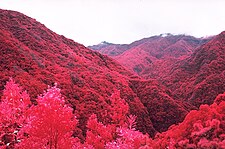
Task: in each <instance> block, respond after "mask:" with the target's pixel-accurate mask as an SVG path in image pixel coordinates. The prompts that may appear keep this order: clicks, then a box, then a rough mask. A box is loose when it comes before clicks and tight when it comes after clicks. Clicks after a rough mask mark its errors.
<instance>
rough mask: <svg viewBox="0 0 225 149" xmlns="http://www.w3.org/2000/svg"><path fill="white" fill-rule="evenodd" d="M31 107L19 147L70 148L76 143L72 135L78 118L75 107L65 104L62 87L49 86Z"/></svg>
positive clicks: (40, 148)
mask: <svg viewBox="0 0 225 149" xmlns="http://www.w3.org/2000/svg"><path fill="white" fill-rule="evenodd" d="M37 102H38V105H37V106H34V105H33V106H32V107H31V108H30V109H29V117H28V123H27V125H26V126H25V127H24V128H23V129H22V130H23V131H22V135H24V136H23V137H22V139H21V143H20V144H19V146H18V148H24V149H26V148H27V149H28V148H29V149H30V148H39V149H42V148H43V149H44V148H45V149H46V148H49V149H69V148H73V146H74V145H75V144H76V143H75V141H76V140H75V139H74V138H73V137H72V131H73V130H74V129H75V127H76V124H77V120H76V117H75V116H74V115H73V113H72V112H73V109H72V108H70V107H68V106H67V105H65V101H64V99H63V98H62V97H61V94H60V89H58V88H57V87H56V86H54V87H52V88H49V89H48V90H47V92H45V93H44V94H43V95H42V96H39V97H38V99H37Z"/></svg>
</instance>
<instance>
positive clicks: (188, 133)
mask: <svg viewBox="0 0 225 149" xmlns="http://www.w3.org/2000/svg"><path fill="white" fill-rule="evenodd" d="M224 110H225V101H222V102H221V103H219V104H216V103H214V104H212V105H210V106H208V105H202V106H200V109H199V111H191V112H190V113H189V114H188V115H187V116H186V118H185V120H184V121H183V122H182V123H180V124H179V125H177V126H171V128H169V130H168V131H166V132H164V133H162V134H158V135H157V136H156V139H155V140H154V141H155V144H154V148H166V147H169V146H171V147H172V148H202V149H203V148H204V149H210V148H224V147H225V141H224V139H225V138H224V136H225V127H224V126H225V119H224V117H225V113H224Z"/></svg>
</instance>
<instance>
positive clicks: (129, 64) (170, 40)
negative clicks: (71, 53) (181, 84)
mask: <svg viewBox="0 0 225 149" xmlns="http://www.w3.org/2000/svg"><path fill="white" fill-rule="evenodd" d="M209 39H211V38H195V37H193V36H187V35H172V34H161V35H159V36H152V37H149V38H144V39H141V40H139V41H135V42H133V43H131V44H123V45H118V44H104V46H102V44H99V45H95V46H89V48H91V49H93V50H95V51H98V52H100V53H102V54H106V55H108V56H110V57H112V58H114V59H115V60H117V61H118V62H119V63H120V64H122V65H123V66H124V67H125V68H127V69H128V70H130V71H131V72H134V73H136V74H138V75H140V76H142V77H144V78H149V77H150V78H158V77H160V73H161V70H164V69H165V67H168V66H170V65H171V64H170V63H171V61H172V62H174V61H177V60H179V59H183V58H185V57H187V56H189V55H190V54H191V53H192V52H193V51H194V50H195V49H196V47H199V46H201V45H202V44H204V43H206V42H207V41H209ZM165 61H166V64H165V63H164V62H165ZM164 64H165V65H167V64H168V66H165V65H164Z"/></svg>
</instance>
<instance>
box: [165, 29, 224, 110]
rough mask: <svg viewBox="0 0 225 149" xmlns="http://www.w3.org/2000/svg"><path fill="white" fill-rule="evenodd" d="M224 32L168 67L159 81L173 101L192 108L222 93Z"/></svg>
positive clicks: (210, 101) (209, 102)
mask: <svg viewBox="0 0 225 149" xmlns="http://www.w3.org/2000/svg"><path fill="white" fill-rule="evenodd" d="M224 52H225V32H222V33H221V34H219V35H217V36H215V37H214V38H213V39H212V40H210V41H209V42H208V43H207V44H205V45H202V46H201V47H199V48H197V49H196V50H195V51H194V52H193V53H192V54H191V55H190V56H189V57H187V58H186V59H184V60H180V61H178V62H177V63H175V64H173V65H172V69H171V70H170V71H169V73H168V74H167V75H164V76H163V77H162V78H161V81H162V82H163V84H164V85H166V86H167V87H168V88H170V89H171V90H173V91H174V92H173V94H174V95H176V96H177V99H185V100H187V101H188V102H189V103H191V104H192V105H195V106H197V107H199V106H200V105H201V104H212V103H213V99H215V97H216V96H217V95H218V94H221V93H223V92H224V90H225V85H224V84H225V81H224V80H225V64H224V63H225V54H224Z"/></svg>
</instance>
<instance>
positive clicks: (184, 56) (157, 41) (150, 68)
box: [98, 32, 225, 108]
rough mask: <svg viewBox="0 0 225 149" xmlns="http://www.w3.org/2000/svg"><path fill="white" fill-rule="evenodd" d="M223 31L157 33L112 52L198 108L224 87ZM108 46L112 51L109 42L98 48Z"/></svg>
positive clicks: (134, 70)
mask: <svg viewBox="0 0 225 149" xmlns="http://www.w3.org/2000/svg"><path fill="white" fill-rule="evenodd" d="M224 34H225V33H224V32H222V33H221V34H219V35H217V36H212V37H209V38H195V37H192V36H185V35H171V34H166V35H160V36H154V37H150V38H147V39H142V40H140V41H138V42H139V43H140V44H138V45H137V46H134V47H132V48H128V49H126V50H125V51H124V52H122V53H121V54H119V55H113V56H112V55H109V56H110V57H112V58H114V59H115V60H117V61H118V62H119V63H120V64H122V65H123V66H125V68H127V69H128V70H130V71H133V72H134V73H136V74H138V75H139V76H141V77H142V78H145V79H150V78H154V79H156V80H157V81H158V83H159V84H161V85H162V86H164V87H165V88H167V90H170V91H172V92H171V95H170V96H171V97H172V98H173V99H175V100H176V101H181V102H184V101H185V102H187V103H188V104H190V105H192V106H194V107H197V108H198V107H199V106H200V105H201V104H212V103H213V99H215V97H216V96H217V95H218V94H221V93H223V92H224V90H225V86H224V84H225V82H224V80H225V78H224V73H225V71H224V70H225V65H224V62H225V55H224V50H225V46H224V45H225V38H224ZM130 45H131V44H130ZM117 46H118V45H117ZM107 48H108V49H107ZM105 49H107V50H108V51H110V46H108V47H103V48H99V49H98V51H99V52H101V53H104V51H105ZM118 50H119V49H118ZM105 54H107V53H105Z"/></svg>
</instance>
